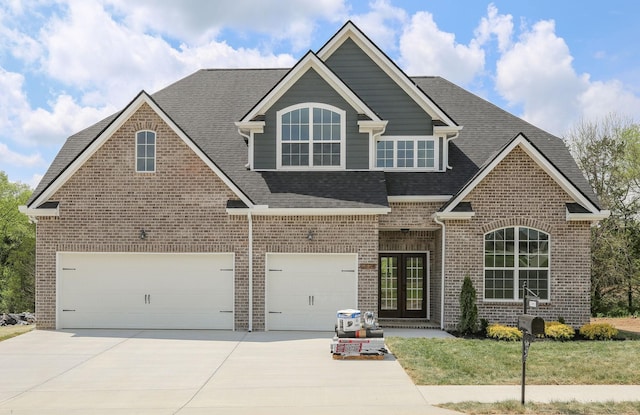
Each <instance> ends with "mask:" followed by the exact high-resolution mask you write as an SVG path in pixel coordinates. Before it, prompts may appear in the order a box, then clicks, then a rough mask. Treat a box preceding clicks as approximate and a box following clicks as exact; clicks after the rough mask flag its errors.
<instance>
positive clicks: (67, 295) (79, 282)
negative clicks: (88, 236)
mask: <svg viewBox="0 0 640 415" xmlns="http://www.w3.org/2000/svg"><path fill="white" fill-rule="evenodd" d="M233 261H234V260H233V254H147V253H144V254H138V253H136V254H124V253H123V254H114V253H60V254H59V256H58V322H59V323H58V328H143V329H147V328H149V329H233V304H234V303H233V280H234V272H233V268H234V267H233Z"/></svg>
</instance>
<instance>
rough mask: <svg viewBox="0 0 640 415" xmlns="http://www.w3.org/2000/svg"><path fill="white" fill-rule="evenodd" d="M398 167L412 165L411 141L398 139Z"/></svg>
mask: <svg viewBox="0 0 640 415" xmlns="http://www.w3.org/2000/svg"><path fill="white" fill-rule="evenodd" d="M396 158H397V162H398V167H413V141H409V140H398V155H397V157H396Z"/></svg>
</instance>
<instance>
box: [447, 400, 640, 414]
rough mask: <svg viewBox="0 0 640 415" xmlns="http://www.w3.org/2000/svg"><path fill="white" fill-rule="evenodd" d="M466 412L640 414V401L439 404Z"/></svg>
mask: <svg viewBox="0 0 640 415" xmlns="http://www.w3.org/2000/svg"><path fill="white" fill-rule="evenodd" d="M439 406H440V407H442V408H447V409H451V410H454V411H458V412H464V413H465V414H478V415H479V414H507V415H508V414H541V415H552V414H553V415H555V414H567V415H575V414H584V415H600V414H627V415H640V402H589V403H581V402H576V401H571V402H551V403H529V402H527V404H526V405H525V406H522V405H520V401H504V402H496V403H478V402H461V403H450V404H445V405H439Z"/></svg>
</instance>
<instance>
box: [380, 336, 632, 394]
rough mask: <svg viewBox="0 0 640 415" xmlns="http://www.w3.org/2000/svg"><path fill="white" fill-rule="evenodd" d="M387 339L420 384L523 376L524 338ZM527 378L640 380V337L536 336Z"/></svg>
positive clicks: (507, 381)
mask: <svg viewBox="0 0 640 415" xmlns="http://www.w3.org/2000/svg"><path fill="white" fill-rule="evenodd" d="M386 343H387V345H388V347H389V349H390V351H391V352H392V353H393V354H394V355H395V356H396V358H397V359H398V361H399V362H400V364H401V365H402V367H403V368H404V369H405V370H406V372H407V373H408V374H409V376H411V378H412V379H413V381H414V382H415V383H416V384H417V385H517V384H520V382H521V375H522V361H521V356H522V343H521V342H500V341H494V340H467V339H419V338H417V339H416V338H414V339H407V338H399V337H389V338H387V339H386ZM527 384H529V385H602V384H612V385H615V384H619V385H637V384H640V342H639V341H631V340H625V341H570V342H555V341H538V342H534V343H532V344H531V347H530V349H529V358H528V360H527Z"/></svg>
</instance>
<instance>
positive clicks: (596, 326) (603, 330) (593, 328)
mask: <svg viewBox="0 0 640 415" xmlns="http://www.w3.org/2000/svg"><path fill="white" fill-rule="evenodd" d="M580 335H582V336H583V337H586V338H587V339H589V340H611V339H613V338H614V337H616V336H617V335H618V329H616V328H615V327H613V326H612V325H611V324H608V323H589V324H585V325H584V326H582V327H580Z"/></svg>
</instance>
